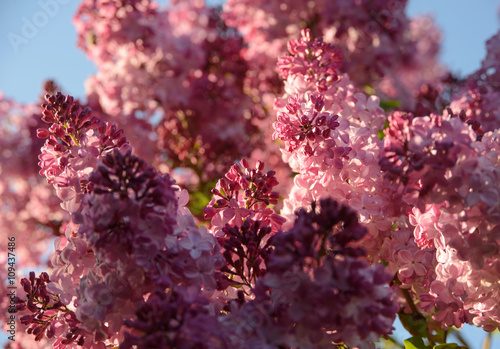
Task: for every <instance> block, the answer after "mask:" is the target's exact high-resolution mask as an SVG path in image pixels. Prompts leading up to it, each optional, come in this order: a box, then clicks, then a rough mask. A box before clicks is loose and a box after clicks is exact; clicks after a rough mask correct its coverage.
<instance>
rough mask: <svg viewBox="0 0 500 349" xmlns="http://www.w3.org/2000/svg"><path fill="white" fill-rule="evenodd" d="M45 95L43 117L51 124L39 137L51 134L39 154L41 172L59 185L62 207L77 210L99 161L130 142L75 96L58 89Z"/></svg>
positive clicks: (42, 130) (58, 191)
mask: <svg viewBox="0 0 500 349" xmlns="http://www.w3.org/2000/svg"><path fill="white" fill-rule="evenodd" d="M45 99H46V101H47V103H46V104H43V108H44V111H43V117H42V120H43V121H44V122H45V123H47V124H50V125H51V126H50V128H49V129H45V128H40V129H38V130H37V136H38V137H39V138H48V139H47V141H46V142H45V144H44V146H43V147H42V154H41V155H40V156H39V159H40V162H39V166H40V167H41V170H40V174H41V175H42V176H44V177H46V178H47V181H48V183H49V184H53V185H54V187H55V188H56V190H57V196H59V198H60V199H61V200H62V204H61V207H62V208H63V209H64V210H66V211H68V212H70V213H73V212H77V211H78V210H79V209H80V203H81V199H82V195H83V194H84V193H86V192H88V191H89V188H88V185H89V178H88V176H89V175H90V173H91V172H92V171H93V170H94V168H95V167H96V164H97V161H98V160H99V159H100V158H101V157H102V156H103V155H105V154H106V153H107V152H109V151H111V150H112V149H114V148H121V149H123V150H124V149H127V148H128V147H129V145H128V143H127V140H126V138H125V137H123V136H122V135H123V130H119V129H117V126H116V124H109V123H105V122H102V121H101V120H99V119H98V118H96V117H94V118H92V117H91V109H90V108H89V107H85V108H82V107H81V106H80V105H79V104H78V103H75V101H74V99H73V97H71V96H64V95H63V94H61V93H57V94H55V95H51V96H50V95H47V96H46V97H45Z"/></svg>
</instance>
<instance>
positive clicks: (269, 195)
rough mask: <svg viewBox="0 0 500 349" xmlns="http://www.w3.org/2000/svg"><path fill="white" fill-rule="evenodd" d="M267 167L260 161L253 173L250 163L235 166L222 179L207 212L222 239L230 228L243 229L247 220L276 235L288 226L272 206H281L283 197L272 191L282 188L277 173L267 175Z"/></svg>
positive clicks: (215, 232) (245, 161) (217, 234)
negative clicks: (225, 228) (265, 226)
mask: <svg viewBox="0 0 500 349" xmlns="http://www.w3.org/2000/svg"><path fill="white" fill-rule="evenodd" d="M263 170H264V163H263V162H262V161H258V162H257V164H256V168H255V169H251V168H250V165H249V163H248V161H247V160H246V159H242V160H241V165H240V164H234V165H233V166H231V168H230V170H229V171H228V172H227V173H226V175H225V176H224V177H223V178H221V179H220V180H219V181H218V182H217V185H216V186H215V188H214V189H212V193H213V194H214V196H213V198H212V200H211V201H210V202H209V204H208V205H207V207H206V208H204V209H203V212H204V213H205V219H208V218H211V223H212V230H213V232H214V235H215V236H220V235H221V234H220V232H221V230H222V228H223V227H224V226H225V225H226V224H230V225H232V226H237V227H241V226H242V224H243V220H245V219H252V220H254V221H261V222H263V223H264V224H265V225H268V226H271V228H272V231H273V232H276V231H278V230H279V229H280V228H281V225H282V224H283V223H284V221H285V220H284V218H283V217H281V216H280V215H278V214H276V213H275V212H274V210H273V209H272V208H268V206H269V205H275V204H277V203H278V198H279V194H278V193H277V192H274V191H272V189H273V187H274V186H276V185H278V184H279V183H278V181H277V180H276V178H275V177H274V175H275V172H274V171H272V170H271V171H267V172H266V173H264V172H263Z"/></svg>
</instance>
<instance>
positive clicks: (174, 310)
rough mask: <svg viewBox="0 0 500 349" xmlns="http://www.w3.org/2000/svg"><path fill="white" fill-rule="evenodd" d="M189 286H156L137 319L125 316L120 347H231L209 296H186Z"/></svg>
mask: <svg viewBox="0 0 500 349" xmlns="http://www.w3.org/2000/svg"><path fill="white" fill-rule="evenodd" d="M186 297H187V294H186V290H179V292H177V291H174V290H171V291H168V292H166V293H165V291H163V290H156V291H155V292H153V293H152V294H151V295H150V296H149V297H148V299H147V301H144V302H142V303H141V305H140V306H139V309H138V310H137V312H136V318H135V319H134V320H125V325H126V326H127V327H129V328H131V329H132V330H133V332H131V333H129V332H126V333H125V339H124V341H123V342H122V343H120V349H130V348H137V349H150V348H162V349H170V348H171V349H174V348H175V349H194V348H199V349H204V348H220V349H225V348H229V346H228V345H227V340H226V339H225V336H224V333H223V328H222V327H221V326H220V325H219V323H218V319H217V317H216V316H214V315H213V314H211V313H210V312H209V310H208V308H207V307H206V303H207V299H206V298H196V297H195V298H194V299H186Z"/></svg>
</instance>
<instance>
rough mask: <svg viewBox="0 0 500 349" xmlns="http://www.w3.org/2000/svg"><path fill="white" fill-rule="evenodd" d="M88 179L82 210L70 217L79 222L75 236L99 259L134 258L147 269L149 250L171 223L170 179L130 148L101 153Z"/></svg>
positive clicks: (168, 231) (172, 190)
mask: <svg viewBox="0 0 500 349" xmlns="http://www.w3.org/2000/svg"><path fill="white" fill-rule="evenodd" d="M90 183H91V185H92V189H93V190H92V193H91V194H90V195H88V196H86V197H85V198H84V199H83V203H82V206H83V210H82V212H81V214H79V215H78V216H77V217H75V221H76V222H77V223H80V224H81V225H80V229H79V232H78V233H79V234H80V236H82V237H85V238H86V239H87V241H88V242H89V243H90V244H91V245H92V246H93V247H94V249H95V253H96V255H97V256H99V258H101V260H102V262H105V263H106V262H110V263H112V264H113V262H114V261H117V260H121V261H122V262H126V263H130V258H133V259H135V261H136V263H139V264H142V263H146V264H147V265H143V267H145V268H146V269H149V268H150V267H152V264H154V256H156V255H158V254H159V253H160V251H161V250H162V248H163V247H164V245H165V242H164V239H165V237H166V236H167V235H170V234H172V233H173V228H174V225H175V224H176V214H177V198H176V196H175V190H176V189H175V188H173V187H172V185H173V183H174V182H173V180H172V179H171V178H170V176H169V175H163V176H161V175H160V174H158V173H157V172H156V170H154V169H153V168H152V167H148V166H147V164H146V162H144V161H143V160H141V159H139V158H137V157H136V156H134V155H132V154H131V152H130V151H128V152H127V153H125V154H123V153H121V152H120V151H119V150H117V149H115V150H114V151H113V152H111V153H109V154H107V155H106V156H104V157H103V158H102V161H101V162H100V163H99V164H98V165H97V169H96V170H95V171H94V172H92V174H91V175H90ZM141 251H142V252H144V251H148V254H149V257H148V258H145V259H144V260H143V258H140V256H142V252H141ZM143 257H146V256H143ZM150 271H151V270H150Z"/></svg>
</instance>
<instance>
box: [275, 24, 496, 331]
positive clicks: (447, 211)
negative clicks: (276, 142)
mask: <svg viewBox="0 0 500 349" xmlns="http://www.w3.org/2000/svg"><path fill="white" fill-rule="evenodd" d="M301 40H302V42H304V43H307V42H310V41H311V39H310V37H309V35H308V34H307V33H305V32H303V33H302V39H301ZM294 44H295V45H300V41H299V42H298V43H297V42H292V43H291V45H290V46H291V47H292V48H291V49H290V54H291V55H292V57H289V58H287V59H282V60H281V61H282V62H287V65H282V66H280V69H285V72H284V74H283V76H286V78H287V80H286V81H285V91H286V92H287V93H290V91H293V92H294V93H296V95H295V96H293V98H289V99H288V103H287V104H285V103H284V102H283V100H285V98H282V99H281V100H279V99H278V100H277V104H276V106H277V108H278V121H277V122H275V124H274V127H275V130H276V132H275V136H276V137H279V138H280V139H282V140H283V141H284V145H285V148H284V149H282V153H283V159H284V160H285V161H287V162H289V164H290V165H291V167H292V169H293V170H294V171H297V172H299V173H298V175H297V176H296V177H295V179H294V187H293V188H292V191H291V193H290V196H289V198H288V199H286V200H285V206H284V210H283V211H282V214H284V215H285V217H289V215H290V213H291V212H293V211H294V210H295V209H297V208H299V207H307V205H308V202H311V201H313V200H317V199H319V198H321V197H325V196H328V197H332V198H335V199H337V200H339V201H341V202H345V203H348V204H349V205H350V206H351V207H353V208H355V209H356V210H357V211H358V213H359V214H360V218H361V221H362V222H363V223H365V224H366V225H367V227H368V228H369V229H370V234H368V235H367V238H365V240H364V241H363V245H364V246H365V247H366V248H367V250H368V253H369V260H371V261H376V260H379V259H380V258H382V259H383V260H385V261H386V262H388V263H389V266H390V267H391V270H392V271H393V273H395V274H397V277H398V282H400V283H401V289H402V290H403V291H404V292H405V293H406V294H407V295H409V294H411V295H412V296H410V297H414V299H415V302H418V300H417V299H420V300H421V303H420V306H421V310H420V311H423V312H424V313H426V314H428V315H430V316H432V318H433V319H434V321H435V322H436V323H437V324H438V325H440V326H441V327H442V328H445V329H446V328H449V327H450V326H456V327H460V326H461V325H462V324H463V323H472V322H474V323H475V324H481V325H482V326H483V328H484V329H486V330H492V329H494V328H497V327H498V323H497V320H496V319H497V308H496V306H492V304H493V303H494V301H493V300H492V299H491V298H490V297H491V296H490V297H488V296H487V295H494V294H495V292H496V291H495V289H496V284H497V283H496V282H494V281H493V282H491V281H489V282H487V283H486V285H485V286H482V287H479V288H478V284H474V285H471V278H472V277H473V276H474V275H475V274H476V273H477V276H475V277H476V278H477V279H478V280H484V279H483V277H484V276H485V274H484V273H488V274H490V273H491V272H489V271H488V270H489V269H491V268H495V267H494V266H496V265H497V254H498V251H499V248H498V238H497V237H496V235H495V234H496V233H495V232H496V231H497V224H498V221H497V218H498V217H499V215H498V213H497V210H498V207H499V206H498V202H499V201H498V199H499V198H500V196H498V193H497V189H496V187H495V185H494V184H493V183H495V179H494V178H499V177H498V175H499V172H498V151H497V148H498V144H495V142H496V139H497V137H498V136H497V133H498V131H495V132H493V133H485V131H484V130H483V128H482V125H481V123H480V122H479V121H478V120H475V119H474V118H472V117H468V116H467V114H466V112H464V111H462V112H460V113H459V114H458V115H457V114H453V111H452V110H451V109H448V110H445V111H444V113H443V115H436V114H430V115H429V116H423V117H415V116H413V115H412V114H411V113H410V114H408V113H403V112H399V111H397V112H394V113H392V114H390V115H389V119H388V123H387V124H386V125H385V126H384V127H385V130H384V132H383V134H382V136H383V137H384V142H383V146H382V142H380V140H379V137H377V134H379V135H380V132H381V131H382V124H381V123H380V121H379V122H378V123H377V122H376V119H377V114H376V113H377V109H376V108H372V110H373V111H374V112H375V113H374V115H373V116H371V117H369V118H366V116H367V115H366V114H364V116H365V118H366V119H365V120H367V121H365V120H364V119H362V118H360V117H358V116H357V115H356V113H355V112H352V109H349V110H347V112H345V111H344V110H345V109H344V108H345V107H344V106H345V105H347V106H349V104H350V103H349V102H350V100H349V97H350V96H349V94H347V95H345V94H344V96H345V97H346V98H344V99H343V100H340V101H339V99H338V97H337V95H338V94H339V92H340V91H342V90H341V89H340V87H341V86H343V85H342V80H343V79H348V77H347V76H339V78H338V79H337V81H334V82H333V83H330V86H328V88H326V89H325V90H324V91H318V90H319V89H318V87H317V86H315V85H314V84H313V83H312V82H314V81H315V79H314V78H311V76H312V77H314V67H315V65H314V64H310V65H309V66H310V67H313V68H311V73H309V74H310V75H309V76H308V78H307V79H306V78H304V77H303V74H304V70H303V69H302V66H303V63H302V62H301V60H300V58H302V57H300V58H299V59H295V58H293V57H294V55H298V54H297V52H300V51H297V50H294V49H293V46H294ZM332 50H333V49H332ZM325 52H327V51H326V50H325ZM310 59H313V60H317V61H318V62H321V57H320V56H319V55H316V56H314V55H313V56H311V58H310ZM294 62H296V64H297V68H296V69H295V70H294V68H295V66H294ZM288 64H289V65H288ZM318 66H321V65H320V64H318ZM333 67H334V68H335V63H333ZM293 72H295V73H293ZM344 86H345V85H344ZM318 93H320V96H321V98H318V96H317V95H316V94H318ZM309 96H310V97H309ZM323 96H324V97H323ZM285 97H287V95H285ZM363 97H364V96H362V95H361V94H360V93H358V94H356V95H354V96H353V97H351V98H352V99H351V100H352V102H351V103H352V104H351V105H353V104H354V103H356V102H358V101H359V100H361V101H363V100H366V97H364V98H363ZM318 100H320V101H321V108H324V109H325V110H324V111H323V109H319V110H318V109H317V104H315V106H314V108H316V110H315V112H316V113H318V112H320V111H323V112H324V113H325V114H326V115H331V114H332V112H330V110H332V111H334V112H335V114H337V115H338V117H335V121H336V124H335V127H336V128H334V129H333V130H327V132H326V134H327V136H332V134H334V132H336V131H337V130H339V131H342V133H340V132H339V133H338V134H334V137H332V138H334V140H333V141H330V144H327V142H328V141H329V140H328V139H325V136H324V134H323V133H322V134H321V136H320V137H318V136H319V134H314V133H313V132H310V131H309V130H308V129H307V120H308V118H307V116H306V117H303V116H302V114H306V113H305V112H304V109H305V107H306V106H311V104H312V102H313V101H318ZM298 101H301V102H302V103H301V104H299V103H298ZM354 105H355V106H356V107H358V106H359V104H358V105H356V104H354ZM310 108H311V107H310ZM311 109H313V108H311ZM353 109H354V108H353ZM356 109H358V108H356ZM356 109H355V110H356ZM358 110H359V109H358ZM365 110H366V109H365ZM367 111H368V110H367ZM308 112H309V113H311V112H310V111H308ZM365 113H366V112H365ZM379 113H380V112H379ZM380 114H381V113H380ZM380 114H379V115H380ZM290 115H292V116H293V117H291V116H290ZM295 115H297V116H295ZM306 115H308V114H306ZM313 115H314V114H313ZM378 118H379V120H380V119H383V116H381V115H380V116H378ZM342 122H344V125H346V126H344V127H342ZM354 126H355V127H354ZM311 129H312V128H311ZM308 132H309V133H310V134H311V135H310V136H309V137H307V136H306V135H308V134H309V133H308ZM360 133H361V135H363V136H364V137H359V134H360ZM356 136H358V138H355V137H356ZM341 142H343V143H341ZM301 144H304V145H303V148H304V150H302V151H301V149H299V146H300V145H301ZM339 146H343V147H344V148H340V149H342V152H341V154H342V155H344V154H345V157H344V158H343V159H342V161H338V162H337V163H336V164H335V163H334V164H333V166H332V162H330V163H329V162H326V161H324V160H323V156H322V153H321V152H318V151H317V149H321V147H325V148H326V149H327V151H334V150H336V149H338V148H339ZM345 147H349V148H347V149H349V151H348V152H346V151H344V150H343V149H346V148H345ZM313 149H314V150H313ZM357 166H362V167H358V168H356V167H357ZM381 188H385V191H383V190H382V189H381ZM285 226H286V225H285ZM412 226H414V227H412ZM411 230H413V233H414V239H415V241H414V242H412V241H411V237H410V236H409V235H408V231H411ZM399 235H401V237H399ZM401 243H403V244H401ZM380 246H382V249H381V248H380ZM403 246H404V247H403ZM419 248H420V249H421V251H419ZM385 249H388V250H385ZM492 270H493V269H492ZM476 271H477V272H476ZM438 285H441V286H439V287H438ZM444 289H446V290H447V292H444V291H443V290H444ZM478 289H479V290H480V291H479V290H478ZM438 290H440V291H443V292H442V296H441V292H440V291H438ZM407 292H410V293H407ZM445 295H448V296H446V297H445ZM441 297H442V298H441ZM493 299H494V298H493ZM424 300H425V301H424ZM403 302H407V299H405V300H404V301H403ZM433 307H435V308H433ZM416 309H417V308H415V307H414V306H413V309H411V311H414V310H416ZM434 309H435V311H434V312H433V310H434ZM484 309H485V310H484ZM416 311H418V310H416Z"/></svg>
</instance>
